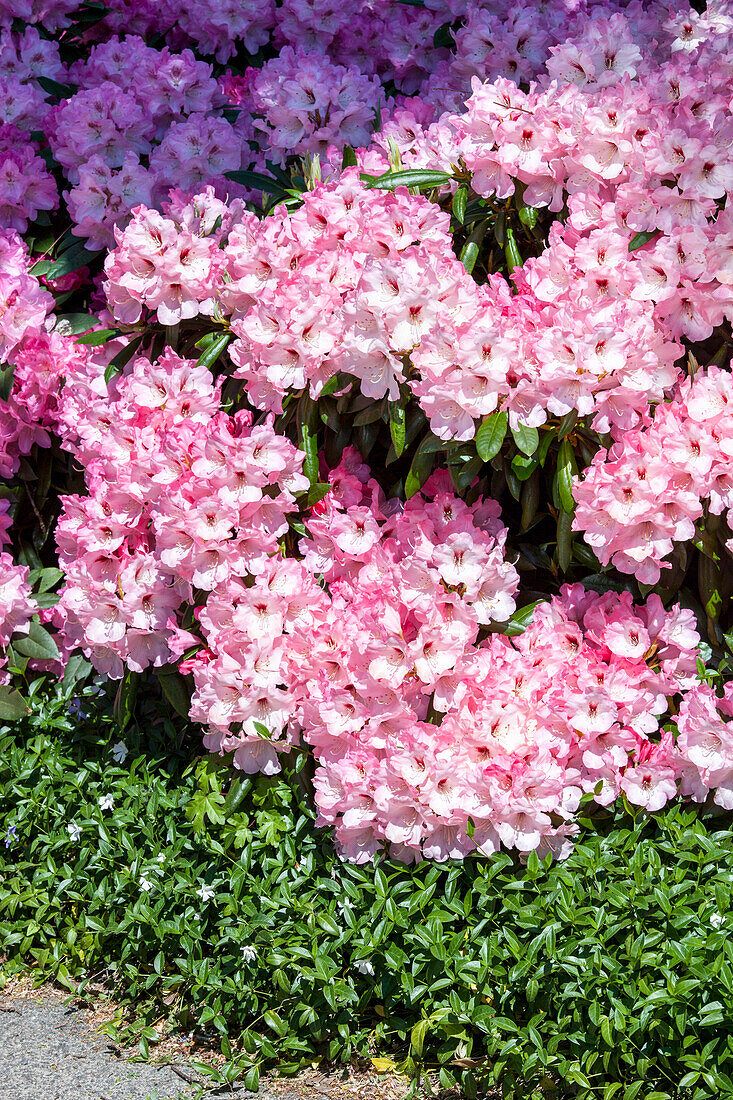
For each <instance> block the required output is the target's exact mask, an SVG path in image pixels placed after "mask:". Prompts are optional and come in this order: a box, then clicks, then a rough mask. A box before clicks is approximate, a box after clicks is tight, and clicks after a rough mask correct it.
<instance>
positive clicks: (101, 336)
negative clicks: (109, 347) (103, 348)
mask: <svg viewBox="0 0 733 1100" xmlns="http://www.w3.org/2000/svg"><path fill="white" fill-rule="evenodd" d="M121 335H122V333H121V331H120V330H119V329H118V328H99V329H97V331H96V332H85V333H82V335H81V336H77V338H76V342H77V344H87V345H88V346H89V347H92V348H98V347H100V345H102V344H108V343H109V341H110V340H114V339H115V338H116V337H117V336H121ZM108 381H109V379H108Z"/></svg>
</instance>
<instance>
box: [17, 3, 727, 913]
mask: <svg viewBox="0 0 733 1100" xmlns="http://www.w3.org/2000/svg"><path fill="white" fill-rule="evenodd" d="M701 7H702V5H696V6H695V8H694V9H693V8H692V7H691V6H690V5H689V4H684V3H683V4H682V5H681V6H680V5H679V4H673V3H671V0H650V2H648V3H647V2H643V0H604V2H601V0H539V2H538V3H534V4H533V3H530V2H529V0H518V2H514V0H425V2H424V3H418V4H415V3H402V4H395V3H389V2H388V0H354V2H353V3H351V4H344V3H338V2H336V0H277V2H275V0H251V2H248V3H247V4H242V3H235V2H233V0H207V2H206V3H202V2H200V0H191V2H190V3H189V4H188V5H187V6H186V7H185V10H179V9H178V7H177V6H176V5H175V4H173V3H172V0H161V2H159V3H154V2H153V0H106V2H105V4H104V5H103V6H100V5H92V8H90V9H89V10H87V8H89V6H88V5H87V6H86V7H85V6H84V5H82V6H80V5H79V4H78V3H71V2H69V0H43V2H41V3H29V2H28V0H0V92H1V93H2V94H1V95H0V181H2V186H0V482H1V484H0V685H1V686H2V691H3V699H5V700H6V701H7V699H8V698H10V694H9V692H8V691H7V688H8V687H9V686H11V684H12V681H11V673H10V672H9V671H8V667H9V664H8V660H7V650H8V647H9V646H10V645H12V640H13V637H14V636H15V635H18V636H21V635H22V634H23V633H27V632H28V631H29V630H31V629H32V631H33V633H34V635H35V636H38V637H41V634H40V633H39V631H40V630H41V629H42V628H41V626H40V623H41V622H42V623H44V624H48V625H50V627H52V628H53V631H54V635H53V636H54V639H56V640H57V642H58V648H59V651H60V659H59V660H58V661H55V662H53V672H54V675H58V674H60V673H61V672H62V669H63V666H64V663H65V662H67V661H68V659H69V658H70V657H71V656H72V655H73V654H79V653H80V654H83V655H84V656H85V657H86V658H87V659H88V661H90V662H91V663H92V665H93V666H94V668H95V669H96V670H97V672H98V673H101V674H102V675H103V676H105V677H107V678H111V679H115V680H119V679H121V678H123V677H126V676H127V675H128V674H129V673H133V674H140V673H146V675H148V676H150V677H151V678H152V677H153V675H154V674H155V672H156V671H158V672H160V674H161V677H162V679H163V682H164V683H165V678H166V677H167V678H168V684H171V683H173V682H175V683H176V685H177V688H178V689H179V691H178V692H177V695H178V696H180V698H178V699H177V703H176V708H177V709H178V710H180V711H181V712H182V713H183V714H185V713H186V705H184V703H185V700H186V691H188V695H189V696H190V710H189V717H190V719H191V720H192V721H193V722H195V723H198V724H199V725H200V727H201V729H202V731H203V732H202V737H203V742H204V745H205V747H206V748H207V749H208V750H209V751H211V752H212V753H218V754H221V755H225V754H226V755H229V754H231V759H232V760H233V765H234V767H235V768H237V769H239V770H241V771H244V772H246V773H248V774H254V773H257V772H264V773H266V774H268V775H273V774H275V773H277V772H278V771H279V770H280V769H281V768H282V767H283V761H284V760H286V759H288V754H291V753H293V752H294V751H295V750H297V751H299V752H300V751H304V752H308V753H310V754H311V756H312V758H313V762H314V766H315V778H314V781H313V786H314V794H315V803H316V807H317V813H318V817H317V823H318V824H319V825H321V826H329V827H330V828H331V829H332V832H333V835H334V836H335V839H336V843H337V846H338V850H339V852H340V854H341V855H342V856H343V857H344V858H346V859H349V860H354V861H357V862H364V861H368V860H371V859H373V858H374V857H375V856H377V855H378V854H379V853H386V854H387V855H389V856H391V857H394V858H396V859H400V860H404V861H413V860H419V859H423V858H425V859H435V860H447V859H459V858H463V857H465V856H467V855H469V854H471V853H474V854H476V855H478V856H489V855H491V854H492V853H495V852H496V851H497V850H498V849H499V847H501V846H503V847H505V848H508V849H512V850H515V851H517V852H519V853H528V852H532V851H536V852H538V853H540V854H541V855H543V854H544V853H546V852H552V853H554V854H557V855H561V856H562V855H565V854H567V853H568V852H569V851H570V850H571V846H572V842H573V838H574V837H575V836H576V835H577V833H578V831H579V828H580V825H579V818H580V814H579V809H580V807H581V804H582V805H583V806H586V805H587V804H590V803H594V804H595V806H596V807H600V808H604V807H609V806H611V805H612V804H614V803H617V802H621V803H622V804H624V805H625V804H630V805H632V806H634V807H638V808H640V809H643V810H644V811H646V812H649V813H654V812H656V811H658V810H661V809H662V808H663V807H664V806H665V805H667V804H668V803H669V802H670V800H672V799H674V798H676V797H678V796H679V797H682V798H684V799H689V800H692V801H693V802H696V803H706V802H708V800H710V801H711V802H714V803H716V804H717V805H718V806H720V807H722V808H723V809H726V810H730V809H733V736H732V735H731V733H730V732H729V731H730V730H733V688H732V687H731V685H730V684H729V683H727V681H728V680H729V679H730V671H729V667H728V664H726V661H727V660H728V653H729V652H730V651H732V647H733V643H732V642H731V639H733V612H732V611H731V606H730V593H731V591H733V584H732V583H731V579H730V562H729V559H730V558H731V557H733V516H731V510H733V474H732V473H731V461H732V460H733V416H732V414H731V409H733V381H732V373H731V363H730V350H731V330H730V325H731V322H732V321H733V213H732V212H731V210H732V209H733V208H732V207H731V203H730V196H731V194H732V193H733V122H732V121H731V111H730V108H731V103H732V102H733V3H731V0H711V2H710V3H709V4H708V6H707V7H706V8H705V9H704V10H701V11H699V10H697V9H698V8H701ZM92 9H93V10H92ZM416 172H417V174H415V173H416ZM20 234H23V235H25V238H26V239H25V240H23V238H22V237H21V235H20ZM54 555H55V557H54ZM53 562H58V566H59V568H60V573H59V572H58V571H57V570H55V568H54V567H53V564H51V569H50V572H49V571H48V569H49V563H53ZM21 563H22V564H21ZM30 566H34V567H35V568H33V569H31V568H30ZM49 585H50V587H49ZM654 588H656V589H657V590H656V591H654ZM36 614H38V618H37V619H34V618H33V617H34V615H36ZM31 622H33V623H34V625H33V626H32V627H31V626H30V624H31ZM51 648H52V647H50V646H49V647H47V651H48V652H50V651H51ZM19 652H22V643H21V649H20V651H19ZM50 664H51V663H50V662H49V663H48V665H49V666H50ZM74 665H78V666H83V665H84V662H81V661H78V660H76V661H75V662H74ZM74 665H72V666H71V667H72V668H73V667H74ZM10 667H12V666H10ZM47 667H48V666H47ZM17 683H18V686H19V687H20V688H21V689H23V685H22V684H21V683H20V680H18V681H17ZM23 690H24V689H23ZM21 694H22V691H21ZM13 698H15V697H13ZM182 700H183V701H184V702H182ZM16 702H17V700H16ZM11 710H12V708H11ZM118 755H119V754H118ZM592 809H593V808H592V807H591V811H592ZM206 889H207V890H208V887H207V888H206ZM204 900H206V899H205V898H204Z"/></svg>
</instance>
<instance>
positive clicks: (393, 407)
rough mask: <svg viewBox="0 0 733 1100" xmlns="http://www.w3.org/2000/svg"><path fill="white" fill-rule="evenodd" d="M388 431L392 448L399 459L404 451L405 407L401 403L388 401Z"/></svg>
mask: <svg viewBox="0 0 733 1100" xmlns="http://www.w3.org/2000/svg"><path fill="white" fill-rule="evenodd" d="M388 408H389V431H390V435H391V436H392V446H393V447H394V449H395V454H396V455H397V457H398V458H399V457H400V455H401V454H402V452H403V451H404V449H405V406H404V405H403V404H402V402H401V401H390V402H389V405H388Z"/></svg>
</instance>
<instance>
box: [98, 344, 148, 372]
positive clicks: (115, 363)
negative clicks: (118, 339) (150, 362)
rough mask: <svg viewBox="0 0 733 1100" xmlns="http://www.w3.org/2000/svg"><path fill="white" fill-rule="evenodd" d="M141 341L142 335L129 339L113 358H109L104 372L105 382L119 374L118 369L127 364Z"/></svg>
mask: <svg viewBox="0 0 733 1100" xmlns="http://www.w3.org/2000/svg"><path fill="white" fill-rule="evenodd" d="M142 342H143V337H142V335H141V336H136V337H135V339H134V340H130V342H129V344H126V345H125V347H124V348H123V349H122V351H118V352H117V354H116V355H115V357H114V359H110V361H109V363H108V364H107V369H106V370H105V372H104V380H105V382H109V381H110V379H112V378H114V376H115V375H116V374H119V373H120V371H121V370H122V369H123V368H124V367H125V366H127V364H128V363H129V362H130V360H131V359H132V357H133V355H134V354H135V352H136V351H137V349H138V348H139V347H140V345H141V344H142Z"/></svg>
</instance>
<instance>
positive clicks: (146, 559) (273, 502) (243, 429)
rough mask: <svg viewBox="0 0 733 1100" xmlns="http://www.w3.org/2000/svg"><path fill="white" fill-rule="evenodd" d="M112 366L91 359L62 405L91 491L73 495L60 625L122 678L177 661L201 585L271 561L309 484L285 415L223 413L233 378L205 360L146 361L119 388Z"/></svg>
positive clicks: (73, 374) (64, 541) (64, 538)
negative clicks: (174, 654)
mask: <svg viewBox="0 0 733 1100" xmlns="http://www.w3.org/2000/svg"><path fill="white" fill-rule="evenodd" d="M104 368H105V363H104V361H103V359H102V358H100V357H95V356H94V355H90V356H89V358H88V359H87V360H85V361H84V362H82V363H80V364H78V366H77V368H76V370H73V371H72V370H69V371H67V375H66V378H67V385H66V388H65V389H64V391H63V394H62V398H61V403H60V406H61V407H60V410H59V420H60V422H61V426H60V429H59V430H60V432H61V434H62V435H63V437H64V440H65V445H66V446H67V448H68V449H69V450H71V451H72V453H73V454H74V456H75V458H76V459H77V461H78V462H79V463H80V464H81V465H82V466H83V467H84V471H85V479H86V483H87V488H88V495H85V496H78V495H75V496H67V497H65V498H63V512H62V515H61V518H60V520H59V524H58V530H57V536H56V538H57V544H58V551H59V562H60V565H61V567H62V568H63V570H64V574H65V584H64V588H63V590H62V593H61V599H60V602H59V604H58V605H57V607H56V608H55V609H54V621H55V622H56V623H57V625H59V626H61V627H62V628H63V637H64V639H65V642H66V645H67V647H68V648H69V649H71V648H73V647H79V648H81V649H82V650H83V651H84V652H85V653H86V654H87V656H88V657H89V658H90V659H91V660H92V661H93V662H94V664H95V665H96V667H97V668H98V669H100V671H104V672H105V673H107V674H108V675H110V676H113V677H119V676H121V675H122V672H123V670H124V667H125V665H127V666H128V667H129V668H132V669H135V670H138V671H139V670H142V669H143V668H145V667H146V666H147V665H149V664H153V665H156V666H159V665H161V664H165V663H167V662H168V661H169V660H170V659H171V651H170V648H169V644H168V643H169V640H170V639H171V638H172V637H174V635H175V633H176V621H175V617H174V613H175V612H176V610H177V609H178V608H179V607H180V606H181V604H182V603H183V602H184V601H185V600H190V601H192V600H193V599H194V595H195V591H198V590H204V591H212V590H214V589H217V588H218V586H220V585H223V584H226V582H227V581H228V580H229V579H230V578H236V577H239V576H243V575H246V574H247V573H249V572H253V573H257V572H258V571H260V570H261V569H263V568H264V567H265V565H266V563H267V561H268V558H269V556H270V555H271V554H273V553H274V552H275V551H276V550H277V549H278V540H279V539H280V538H281V537H282V536H283V535H284V534H285V533H286V531H287V527H288V525H287V518H286V517H287V514H288V512H290V511H294V510H296V509H297V505H296V504H295V501H294V495H295V494H297V493H299V492H302V491H303V490H304V489H305V488H307V485H308V482H307V480H306V479H305V478H304V477H303V476H302V474H301V473H300V466H301V463H302V455H301V454H300V452H298V451H297V450H296V449H295V447H293V445H292V443H290V442H289V441H288V440H287V439H285V438H283V437H282V436H276V435H275V433H274V432H273V429H272V423H271V421H268V422H267V423H266V424H260V425H254V424H253V423H252V416H251V414H250V413H247V412H240V413H237V414H236V415H234V416H228V415H226V414H225V413H223V412H221V411H220V409H219V398H220V394H219V390H220V385H219V384H218V383H217V382H215V381H214V379H213V377H212V375H211V373H210V372H209V371H208V370H207V369H206V368H205V367H199V366H197V365H196V362H195V361H194V360H189V359H182V358H180V357H179V356H178V355H176V354H175V352H173V351H172V350H170V349H168V350H167V351H166V352H165V353H164V355H162V356H161V357H160V359H159V360H158V361H157V362H155V363H151V362H150V360H149V359H147V358H145V357H144V356H138V357H137V358H135V359H134V360H133V362H132V363H131V365H130V367H129V368H128V369H127V371H126V373H125V374H124V375H123V376H121V377H119V378H118V379H117V380H116V381H115V383H114V389H113V391H112V394H111V395H108V393H107V392H106V387H105V385H104V379H103V374H104Z"/></svg>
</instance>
